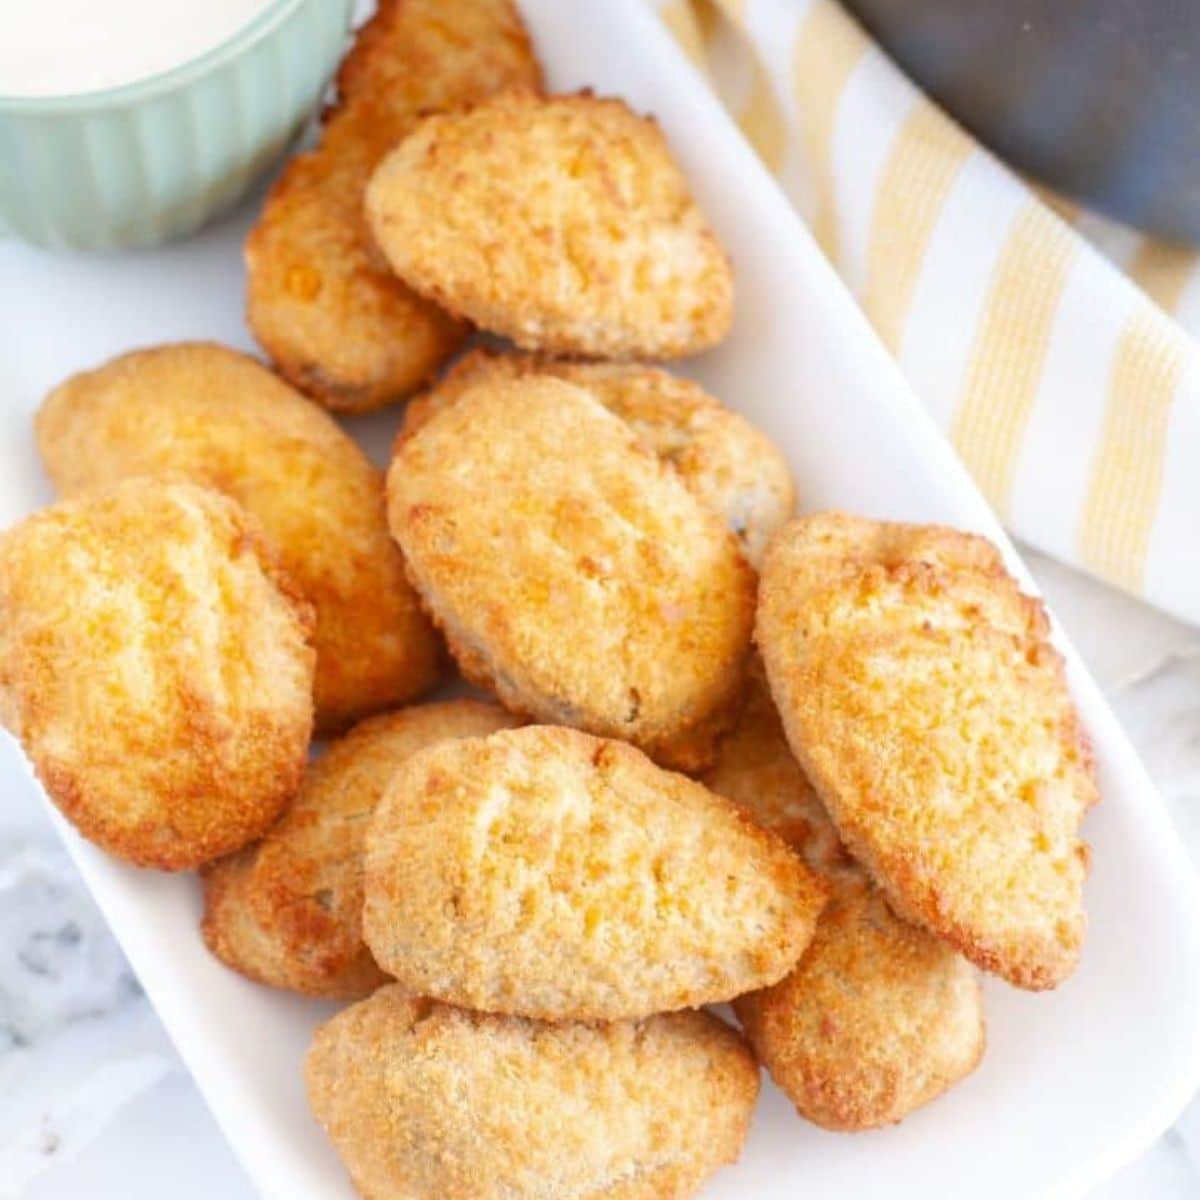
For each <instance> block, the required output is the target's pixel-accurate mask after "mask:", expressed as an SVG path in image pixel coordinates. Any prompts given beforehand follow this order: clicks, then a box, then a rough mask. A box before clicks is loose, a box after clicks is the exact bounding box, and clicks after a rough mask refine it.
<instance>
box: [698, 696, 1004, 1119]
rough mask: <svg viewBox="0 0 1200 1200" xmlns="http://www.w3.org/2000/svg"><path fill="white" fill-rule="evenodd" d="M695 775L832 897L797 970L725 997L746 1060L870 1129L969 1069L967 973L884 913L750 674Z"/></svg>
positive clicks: (979, 1034) (807, 1110) (813, 1106)
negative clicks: (748, 1054) (737, 709)
mask: <svg viewBox="0 0 1200 1200" xmlns="http://www.w3.org/2000/svg"><path fill="white" fill-rule="evenodd" d="M705 782H706V783H707V784H708V785H709V787H711V788H712V789H713V790H714V791H715V792H719V793H720V794H721V795H723V796H727V797H729V799H731V800H733V801H735V802H736V803H737V804H739V805H741V806H742V807H743V808H744V809H745V811H746V812H747V813H748V814H749V815H750V816H751V817H753V818H754V820H756V821H757V822H758V823H759V824H761V825H762V826H763V827H764V828H766V829H770V830H772V831H773V832H775V833H777V834H778V835H779V836H780V837H782V838H784V840H785V841H787V842H788V843H789V844H790V845H791V846H792V847H794V848H795V850H796V851H797V852H798V853H800V854H801V855H803V857H804V859H805V861H806V862H807V863H808V865H809V866H810V867H811V868H812V869H813V870H814V871H815V872H816V873H817V874H818V875H820V876H821V877H822V878H823V879H824V880H825V882H826V883H827V884H828V885H829V887H830V890H831V892H832V897H831V899H830V901H829V904H828V905H827V906H826V908H825V909H824V910H823V911H822V913H821V917H820V919H819V921H818V922H817V929H816V933H815V934H814V935H813V940H812V942H811V943H810V944H809V947H808V949H807V950H806V951H805V952H804V954H803V956H802V957H801V959H800V961H799V963H798V964H797V965H796V967H795V968H794V969H793V970H792V971H791V972H790V973H789V974H788V975H786V976H785V977H784V978H783V979H781V980H780V981H779V982H778V983H777V984H774V985H773V986H772V987H769V988H765V989H763V990H762V991H759V992H751V993H749V994H748V995H745V996H741V997H739V998H738V999H737V1000H736V1001H734V1008H735V1010H736V1011H737V1014H738V1018H739V1019H740V1020H741V1022H742V1026H743V1028H744V1029H745V1031H746V1034H747V1036H748V1037H749V1039H750V1043H751V1045H752V1046H753V1047H754V1051H755V1053H756V1054H757V1055H758V1057H759V1060H760V1061H761V1062H762V1063H763V1064H764V1065H765V1066H766V1067H767V1069H768V1070H769V1071H770V1073H771V1076H772V1078H773V1079H774V1080H775V1082H776V1083H777V1084H778V1085H779V1086H780V1088H782V1089H783V1091H784V1092H785V1093H786V1094H787V1096H788V1098H789V1099H790V1100H791V1101H792V1103H793V1104H795V1106H796V1109H797V1111H798V1112H799V1113H800V1115H801V1116H803V1117H806V1118H807V1119H808V1120H810V1121H814V1122H816V1123H817V1124H818V1125H822V1126H824V1127H825V1128H827V1129H838V1130H859V1129H872V1128H875V1127H877V1126H880V1125H886V1124H890V1123H892V1122H895V1121H899V1120H901V1119H902V1118H904V1117H905V1116H907V1114H908V1113H910V1112H912V1111H913V1109H915V1108H918V1107H919V1106H920V1105H922V1104H926V1103H928V1102H929V1101H930V1100H933V1099H935V1098H936V1097H937V1096H939V1095H941V1094H942V1093H943V1092H944V1091H946V1090H947V1089H948V1088H950V1087H952V1086H953V1085H954V1084H955V1083H957V1082H958V1081H959V1080H960V1079H962V1078H963V1077H964V1076H966V1075H967V1074H969V1073H970V1072H971V1071H972V1070H974V1068H975V1066H976V1065H977V1064H978V1062H979V1060H980V1057H981V1056H982V1054H983V1048H984V1040H985V1034H984V1020H983V1003H982V996H981V992H980V987H979V981H978V978H977V976H976V973H975V971H974V969H973V968H972V967H971V966H970V965H969V964H968V963H967V962H966V961H965V960H964V959H963V958H961V957H960V956H959V955H958V954H956V953H955V952H954V950H953V949H952V948H951V947H950V946H947V945H946V944H945V943H944V942H942V941H939V940H938V939H937V938H935V937H934V936H933V935H932V934H931V933H929V932H928V931H926V930H924V929H920V928H918V927H917V926H915V925H911V924H909V923H908V922H907V921H904V920H901V919H900V918H899V917H897V916H896V915H895V914H894V913H893V912H892V910H891V908H890V907H889V906H888V904H887V901H886V900H885V899H884V897H883V895H882V893H881V892H880V891H879V889H878V888H876V887H875V885H874V884H873V883H872V882H871V880H870V878H869V877H868V876H867V874H866V872H865V871H864V870H863V869H862V868H861V867H860V866H859V865H858V864H857V863H856V862H855V861H854V860H853V859H852V858H851V857H850V856H849V854H847V853H846V850H845V848H844V847H843V846H842V844H841V841H840V840H839V838H838V836H837V831H836V830H835V829H834V827H833V823H832V822H831V821H830V819H829V816H828V814H827V813H826V812H825V810H824V807H823V806H822V804H821V801H820V799H819V797H818V796H817V794H816V792H815V791H813V788H812V785H811V784H810V783H809V782H808V780H807V779H806V778H805V776H804V772H803V771H802V770H801V769H800V767H799V765H798V764H797V762H796V760H795V758H794V757H793V756H792V753H791V751H790V750H789V749H788V745H787V741H786V739H785V738H784V735H783V728H782V726H781V725H780V723H779V716H778V714H777V713H776V711H775V706H774V704H773V702H772V700H771V697H770V694H769V693H768V692H767V689H766V684H765V681H764V680H763V679H762V676H761V673H760V672H755V680H754V684H753V687H752V689H751V692H750V695H749V699H748V701H747V703H746V706H745V708H744V709H743V711H742V715H741V717H740V718H739V720H738V724H737V725H736V726H735V728H734V729H733V731H732V732H731V733H730V734H729V735H728V736H727V737H726V738H725V739H723V741H722V742H721V745H720V752H719V756H718V759H717V762H716V765H715V766H714V767H713V769H712V770H711V771H709V772H708V774H707V775H706V776H705Z"/></svg>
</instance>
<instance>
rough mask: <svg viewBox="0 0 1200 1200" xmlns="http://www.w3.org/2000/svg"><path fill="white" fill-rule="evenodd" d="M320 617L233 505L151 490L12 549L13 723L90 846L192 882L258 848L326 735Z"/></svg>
mask: <svg viewBox="0 0 1200 1200" xmlns="http://www.w3.org/2000/svg"><path fill="white" fill-rule="evenodd" d="M311 627H312V615H311V610H310V608H309V605H308V604H307V602H306V601H304V600H303V599H302V598H301V597H300V595H299V593H298V592H297V591H296V590H295V588H294V586H293V585H292V584H291V582H290V581H289V580H288V579H287V578H286V576H284V575H283V573H282V572H281V571H280V569H279V568H278V567H277V566H276V562H275V556H274V553H273V551H272V550H271V549H270V547H269V546H268V545H267V543H266V541H265V539H264V538H263V536H262V534H261V531H260V530H259V527H258V524H257V522H255V521H253V520H252V519H251V518H250V517H249V516H248V515H247V514H246V513H245V512H244V510H242V509H241V508H240V507H239V506H238V505H236V504H235V503H234V502H233V501H232V500H229V499H227V498H226V497H225V496H222V495H220V494H218V493H217V492H212V491H209V490H207V489H205V488H199V487H195V486H194V485H192V484H190V483H176V482H164V481H160V480H156V479H151V478H138V479H131V480H127V481H125V482H123V483H120V484H117V485H115V486H114V487H112V488H104V489H98V490H94V491H89V492H87V493H86V494H84V495H82V496H80V497H78V498H77V499H74V500H63V501H60V502H59V503H58V504H55V505H53V506H52V507H50V508H47V509H43V510H42V511H41V512H39V513H37V514H35V515H34V516H32V517H29V518H27V519H26V520H24V521H22V522H21V523H20V524H19V525H16V526H14V527H13V528H12V529H9V530H7V531H5V532H4V533H3V534H0V720H2V721H3V723H4V725H5V726H6V727H7V728H8V729H9V730H11V731H12V733H14V734H15V735H16V736H17V737H18V738H19V739H20V740H21V744H22V745H23V746H24V749H25V752H26V754H27V755H28V756H29V758H30V759H31V761H32V763H33V766H34V768H35V769H36V771H37V774H38V777H39V778H40V779H41V781H42V784H43V785H44V787H45V789H46V791H47V793H48V794H49V796H50V798H51V799H52V800H53V801H54V802H55V804H57V805H58V807H59V808H60V809H61V810H62V812H63V813H64V814H65V815H66V816H67V818H68V819H69V820H70V821H71V822H72V824H74V825H75V826H76V828H78V830H79V831H80V833H82V834H83V835H84V836H85V837H86V838H88V839H89V840H90V841H93V842H95V843H96V844H97V845H98V846H100V847H102V848H103V849H105V850H107V851H108V852H109V853H110V854H115V855H116V856H117V857H118V858H123V859H125V860H127V861H128V862H132V863H136V864H137V865H138V866H145V867H160V868H162V869H164V870H184V869H186V868H189V867H195V866H198V865H200V864H201V863H204V862H207V861H208V860H210V859H213V858H216V857H218V856H219V855H222V854H228V853H229V852H230V851H232V850H236V849H238V848H239V847H240V846H243V845H245V844H246V843H247V842H249V841H251V840H252V839H253V838H256V837H258V836H260V835H261V834H262V833H264V832H265V831H266V829H267V828H268V827H269V826H270V824H271V823H272V822H273V821H274V820H275V818H276V817H277V816H278V815H279V813H280V811H281V810H282V808H283V807H284V805H285V804H287V802H288V801H289V800H290V799H291V798H292V796H293V795H294V794H295V792H296V789H297V788H298V787H299V784H300V778H301V775H302V773H303V771H304V763H305V755H306V752H307V750H308V739H309V735H310V733H311V730H312V678H313V660H314V655H313V651H312V647H311V645H310V635H311Z"/></svg>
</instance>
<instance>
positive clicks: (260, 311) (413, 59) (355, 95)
mask: <svg viewBox="0 0 1200 1200" xmlns="http://www.w3.org/2000/svg"><path fill="white" fill-rule="evenodd" d="M540 78H541V75H540V71H539V68H538V65H537V61H536V60H535V58H534V55H533V50H532V48H531V46H530V43H529V38H528V36H527V34H526V32H525V29H524V27H523V26H522V24H521V20H520V17H519V16H518V14H517V10H516V7H515V6H514V5H513V4H512V3H511V0H380V3H379V4H378V6H377V8H376V11H375V14H374V16H373V17H372V18H371V19H370V20H369V21H368V22H367V24H366V25H364V26H363V28H362V29H361V30H360V31H359V33H358V35H357V37H356V39H355V42H354V45H353V47H352V48H351V50H350V53H349V54H348V55H347V57H346V59H345V61H344V62H343V63H342V66H341V69H340V71H339V72H338V77H337V92H338V100H337V103H336V104H335V105H334V107H333V108H332V109H331V110H330V111H329V112H328V113H327V114H326V116H325V122H324V125H323V127H322V131H321V139H320V142H319V144H318V145H317V147H316V148H315V149H314V150H311V151H308V152H307V153H304V154H298V155H297V156H296V157H295V158H293V159H292V160H291V161H290V162H289V163H288V164H287V165H286V166H285V167H284V170H283V173H282V174H281V175H280V177H279V179H278V180H277V182H276V183H275V186H274V187H273V188H272V190H271V192H270V194H269V195H268V197H267V201H266V204H265V205H264V206H263V211H262V214H261V216H260V217H259V219H258V222H257V224H256V225H255V226H254V228H253V229H252V230H251V232H250V236H249V238H248V239H247V241H246V275H247V289H246V315H247V320H248V321H249V323H250V328H251V329H252V330H253V331H254V336H255V337H256V338H257V339H258V341H259V343H260V345H261V346H262V347H263V349H264V350H265V351H266V352H267V354H268V355H269V356H270V357H271V359H272V360H273V361H274V363H275V365H276V366H277V367H278V368H279V370H280V371H281V372H282V373H283V375H285V376H286V377H287V378H288V379H289V380H291V382H292V383H294V384H295V385H296V386H297V387H299V388H300V389H301V390H303V391H305V392H308V393H309V394H310V395H311V396H313V397H314V398H315V399H317V400H319V401H320V402H321V403H322V404H325V405H326V406H328V407H329V408H332V409H337V410H341V411H348V412H361V411H365V410H367V409H372V408H378V407H380V406H381V405H384V404H388V403H391V402H392V401H394V400H398V399H401V398H402V397H404V396H405V395H407V394H408V393H409V392H411V391H413V390H414V389H415V388H417V387H418V386H420V385H421V384H422V383H423V382H425V380H426V379H428V378H429V376H430V375H432V374H433V372H434V371H436V369H437V368H438V366H440V365H441V363H442V362H443V361H444V360H445V359H446V358H447V357H448V356H449V355H451V354H452V353H453V352H454V351H455V350H456V349H457V348H458V346H459V345H460V344H461V342H462V339H463V338H464V337H465V336H466V332H467V327H466V326H465V325H464V323H463V322H461V321H459V320H457V319H455V318H454V317H451V316H450V315H449V314H448V313H446V312H445V311H443V310H442V309H441V308H439V307H438V306H437V305H436V304H433V303H430V302H429V301H428V300H425V299H422V298H421V297H420V296H418V295H417V294H416V293H414V292H413V291H411V290H410V289H409V288H408V287H407V286H406V285H405V284H404V283H402V282H401V281H400V280H399V279H397V278H396V276H395V275H394V274H393V273H392V271H391V269H390V268H389V267H388V266H387V264H386V262H384V261H383V260H382V258H381V257H380V255H379V253H378V251H377V250H376V249H375V248H374V246H373V245H372V243H371V238H370V235H369V233H368V231H367V227H366V221H365V218H364V216H363V211H362V206H363V192H364V190H365V188H366V185H367V180H368V179H369V178H370V175H371V172H372V171H373V170H374V168H375V166H376V164H377V163H378V162H379V161H380V159H382V158H383V157H384V155H385V154H386V153H387V152H388V151H389V150H390V149H391V148H392V146H393V145H395V143H396V142H398V141H399V140H400V139H401V138H402V137H404V136H405V135H406V134H407V133H409V132H410V131H411V130H412V129H413V128H414V127H415V126H416V125H417V123H418V122H419V120H420V119H421V116H422V114H424V113H427V112H429V111H432V110H435V109H442V108H449V107H456V106H458V105H464V104H469V103H472V102H473V101H476V100H479V99H482V98H483V97H484V96H487V95H489V94H490V93H492V92H495V91H497V90H499V89H501V88H506V87H513V86H518V85H520V86H527V87H536V86H538V84H539V82H540Z"/></svg>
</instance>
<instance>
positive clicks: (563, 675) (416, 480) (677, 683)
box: [388, 376, 755, 768]
mask: <svg viewBox="0 0 1200 1200" xmlns="http://www.w3.org/2000/svg"><path fill="white" fill-rule="evenodd" d="M388 518H389V524H390V527H391V530H392V533H393V536H394V537H395V538H396V540H397V541H398V542H399V543H400V546H401V549H402V550H403V552H404V555H405V558H406V561H407V564H408V570H409V576H410V578H411V579H412V581H413V583H414V584H415V585H416V587H417V590H418V591H419V592H420V594H421V596H422V599H423V600H424V602H425V604H426V607H427V608H428V610H429V613H430V615H431V616H432V617H433V619H434V621H435V622H436V623H437V624H438V625H439V626H440V628H441V629H442V631H443V632H444V633H445V635H446V639H447V642H448V644H449V647H450V650H451V653H452V654H453V655H454V657H455V659H456V660H457V662H458V664H459V666H460V668H461V669H462V670H463V672H464V674H466V675H467V677H468V678H470V679H471V680H473V681H474V682H476V683H479V684H480V685H481V686H484V687H487V688H489V689H491V690H493V691H495V692H496V693H497V694H498V695H499V697H500V699H501V700H502V701H503V702H504V703H505V704H506V705H507V706H508V707H510V708H512V709H514V710H515V711H518V712H522V713H525V714H527V715H529V716H530V717H533V718H535V719H537V720H541V721H546V722H549V723H561V724H568V725H575V726H578V727H579V728H582V729H586V730H588V731H589V732H592V733H596V734H600V735H602V736H606V737H620V738H624V739H626V740H628V741H632V742H634V743H636V744H637V745H639V746H641V747H642V748H644V749H646V750H647V752H648V753H650V754H651V755H652V756H654V757H656V758H658V759H660V760H661V761H664V762H667V763H668V764H670V765H679V766H683V767H689V768H690V767H696V766H702V765H704V762H705V761H706V759H707V758H708V756H709V754H710V752H711V740H712V734H713V732H714V731H715V730H717V729H719V728H720V727H721V726H722V725H723V724H725V723H726V722H727V721H728V720H729V719H731V717H732V715H733V710H734V706H735V703H736V700H737V698H738V696H739V694H740V691H741V688H742V685H743V682H744V669H745V664H746V662H747V660H748V657H749V650H750V631H751V624H752V620H753V607H754V591H755V575H754V571H753V569H752V568H751V566H750V564H749V563H748V562H747V561H746V559H745V557H744V556H743V555H742V553H741V551H740V549H739V546H738V542H737V539H736V537H735V536H734V535H733V534H732V533H731V532H730V531H729V530H728V529H727V528H726V527H725V525H724V522H723V521H722V520H721V519H720V518H719V517H718V516H717V515H716V514H715V513H714V512H712V511H711V510H710V509H709V508H707V507H706V506H705V505H704V504H702V503H701V502H700V501H699V500H698V499H697V498H696V497H695V496H694V495H693V494H692V493H691V492H690V491H689V490H688V488H687V487H686V486H685V485H684V483H683V481H682V480H681V479H680V478H679V476H678V474H677V473H676V472H675V471H674V470H673V469H672V468H671V467H670V466H669V465H668V464H666V463H663V462H662V461H661V460H660V459H659V458H658V456H657V455H656V454H654V453H652V452H651V451H650V450H648V449H647V448H646V447H645V446H644V445H643V444H642V442H641V441H640V440H639V439H638V437H637V435H636V434H635V433H634V431H633V430H632V428H631V427H630V426H629V425H628V424H626V423H625V422H623V421H622V420H621V419H620V418H618V417H616V416H614V415H613V413H611V412H610V411H609V410H608V409H607V408H605V406H604V405H602V404H601V403H600V402H599V401H598V400H596V399H595V398H594V397H593V396H592V395H591V394H590V393H589V392H588V391H586V390H584V389H583V388H581V387H578V386H576V385H575V384H572V383H568V382H566V381H564V380H562V379H557V378H553V377H546V376H543V377H536V378H527V379H489V380H486V381H481V382H480V383H478V384H477V385H475V386H472V387H471V388H470V389H469V391H468V392H466V393H465V394H464V395H462V396H461V397H460V398H459V399H458V400H457V402H456V403H454V404H451V405H448V406H446V407H445V408H444V409H442V410H441V411H439V412H437V413H436V414H434V415H433V416H432V417H430V419H429V420H428V421H427V422H426V423H425V424H424V425H422V426H421V428H420V429H418V430H417V432H416V433H415V434H413V435H412V436H411V437H404V438H401V439H400V440H399V442H398V444H397V447H396V452H395V455H394V457H393V460H392V465H391V467H390V469H389V472H388Z"/></svg>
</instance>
